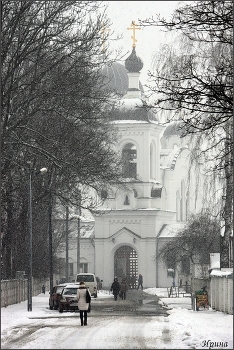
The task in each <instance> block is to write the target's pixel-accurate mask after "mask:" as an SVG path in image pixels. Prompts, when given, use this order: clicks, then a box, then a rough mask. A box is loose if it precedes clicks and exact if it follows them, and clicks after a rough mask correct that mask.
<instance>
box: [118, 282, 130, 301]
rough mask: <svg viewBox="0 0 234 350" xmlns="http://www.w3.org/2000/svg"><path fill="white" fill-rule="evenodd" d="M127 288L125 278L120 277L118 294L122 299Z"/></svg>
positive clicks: (124, 297)
mask: <svg viewBox="0 0 234 350" xmlns="http://www.w3.org/2000/svg"><path fill="white" fill-rule="evenodd" d="M127 290H128V286H127V282H126V279H125V278H122V281H121V283H120V295H121V298H122V299H123V300H124V299H126V292H127Z"/></svg>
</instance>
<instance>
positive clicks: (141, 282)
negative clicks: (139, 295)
mask: <svg viewBox="0 0 234 350" xmlns="http://www.w3.org/2000/svg"><path fill="white" fill-rule="evenodd" d="M140 287H141V289H143V277H142V275H141V274H139V277H138V286H137V289H139V288H140Z"/></svg>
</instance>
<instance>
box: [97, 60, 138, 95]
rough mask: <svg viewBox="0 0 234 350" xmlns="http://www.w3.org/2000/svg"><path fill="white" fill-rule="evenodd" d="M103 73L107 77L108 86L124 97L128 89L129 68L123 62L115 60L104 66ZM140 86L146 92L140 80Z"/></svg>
mask: <svg viewBox="0 0 234 350" xmlns="http://www.w3.org/2000/svg"><path fill="white" fill-rule="evenodd" d="M103 75H104V76H105V77H106V83H107V85H108V88H109V89H110V90H112V91H114V92H116V93H117V94H118V95H119V96H121V97H123V96H124V95H126V93H127V91H128V74H127V69H126V68H125V67H124V65H122V64H121V63H117V62H113V63H112V64H111V65H106V66H105V67H104V68H103ZM139 88H140V90H141V92H142V93H143V94H144V89H143V86H142V84H141V82H139Z"/></svg>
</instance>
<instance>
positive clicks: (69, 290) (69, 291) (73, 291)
mask: <svg viewBox="0 0 234 350" xmlns="http://www.w3.org/2000/svg"><path fill="white" fill-rule="evenodd" d="M77 288H78V287H77ZM77 288H64V290H63V294H65V295H66V294H77Z"/></svg>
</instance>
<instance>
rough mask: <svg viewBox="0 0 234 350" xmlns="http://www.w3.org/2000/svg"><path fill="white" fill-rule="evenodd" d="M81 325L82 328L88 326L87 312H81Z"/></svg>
mask: <svg viewBox="0 0 234 350" xmlns="http://www.w3.org/2000/svg"><path fill="white" fill-rule="evenodd" d="M83 321H84V322H83ZM80 324H81V326H83V325H84V326H87V311H86V310H80Z"/></svg>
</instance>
